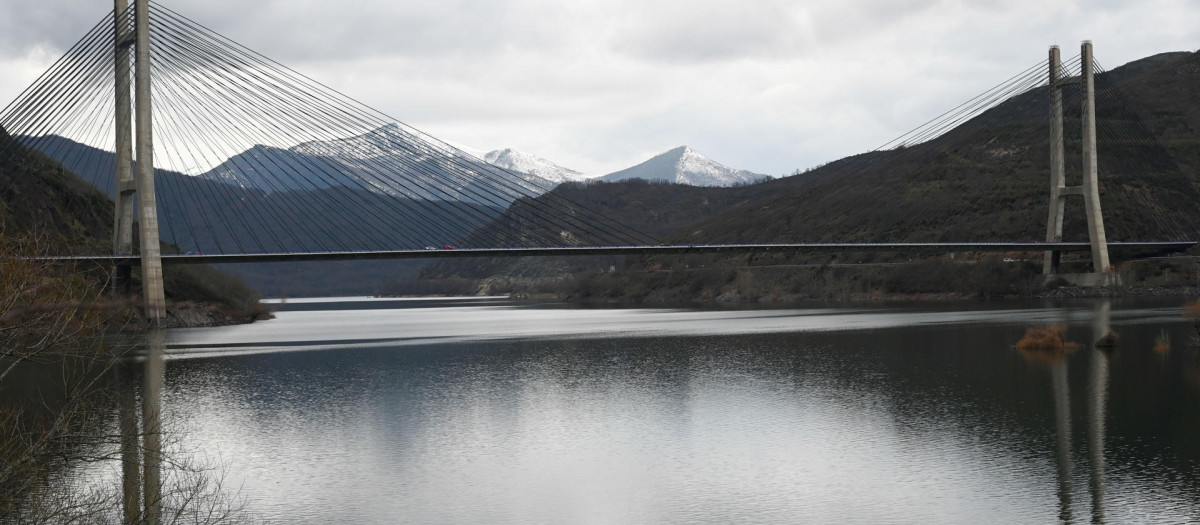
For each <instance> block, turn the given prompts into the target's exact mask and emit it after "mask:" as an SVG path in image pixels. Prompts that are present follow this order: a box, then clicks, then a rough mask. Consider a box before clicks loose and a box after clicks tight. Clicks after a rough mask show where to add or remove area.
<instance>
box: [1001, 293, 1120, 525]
mask: <svg viewBox="0 0 1200 525" xmlns="http://www.w3.org/2000/svg"><path fill="white" fill-rule="evenodd" d="M1064 313H1065V311H1064ZM1066 321H1067V320H1066V319H1063V325H1064V326H1065V325H1066V324H1067V322H1066ZM1111 324H1112V301H1111V300H1109V299H1104V300H1101V301H1100V302H1098V303H1097V304H1096V307H1095V310H1094V312H1093V316H1092V320H1091V339H1090V340H1089V341H1087V342H1086V344H1087V345H1088V346H1087V349H1086V352H1087V353H1088V354H1089V355H1088V384H1087V448H1088V488H1089V491H1090V492H1091V497H1092V498H1091V507H1092V519H1091V521H1092V523H1103V522H1104V497H1105V484H1104V467H1105V459H1104V441H1105V416H1106V414H1107V405H1108V360H1109V358H1110V356H1109V352H1110V351H1115V350H1112V349H1110V348H1102V347H1101V346H1100V345H1098V343H1100V342H1101V340H1102V339H1104V338H1105V337H1106V336H1107V335H1108V333H1109V331H1110V330H1111ZM1023 355H1026V357H1028V358H1029V361H1030V362H1034V363H1040V364H1047V365H1048V366H1049V368H1050V372H1051V378H1052V385H1053V397H1054V417H1055V430H1056V446H1055V458H1056V460H1057V463H1058V465H1057V467H1058V472H1057V478H1058V504H1059V520H1060V521H1062V522H1063V523H1070V522H1072V521H1073V506H1072V501H1073V498H1072V496H1073V493H1074V485H1073V479H1072V472H1073V470H1074V468H1073V467H1074V460H1073V457H1072V452H1071V447H1072V443H1073V441H1072V438H1073V435H1072V434H1073V431H1072V423H1071V388H1070V384H1069V379H1068V375H1069V374H1068V371H1069V366H1070V362H1071V359H1072V357H1073V356H1072V355H1071V353H1070V352H1063V353H1060V354H1055V355H1054V356H1053V357H1052V358H1051V359H1045V358H1044V357H1045V356H1038V355H1030V354H1026V353H1023Z"/></svg>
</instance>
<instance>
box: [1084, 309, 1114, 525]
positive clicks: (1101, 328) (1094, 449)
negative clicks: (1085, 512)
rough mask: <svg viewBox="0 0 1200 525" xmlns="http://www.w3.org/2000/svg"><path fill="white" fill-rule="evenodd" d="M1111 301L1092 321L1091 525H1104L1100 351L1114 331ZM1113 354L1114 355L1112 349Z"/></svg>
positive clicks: (1104, 354)
mask: <svg viewBox="0 0 1200 525" xmlns="http://www.w3.org/2000/svg"><path fill="white" fill-rule="evenodd" d="M1111 325H1112V301H1111V300H1107V299H1106V300H1102V301H1100V302H1099V303H1097V305H1096V315H1095V317H1094V318H1093V320H1092V349H1091V360H1090V362H1089V364H1088V411H1087V414H1088V452H1089V462H1088V465H1089V468H1090V476H1089V477H1088V481H1089V485H1090V487H1091V489H1092V523H1103V522H1104V429H1105V424H1106V422H1105V416H1106V409H1107V407H1108V351H1110V350H1109V349H1108V348H1104V349H1102V348H1100V346H1099V344H1100V341H1101V339H1103V338H1104V337H1106V336H1107V334H1109V332H1110V331H1111V329H1112V326H1111ZM1112 351H1115V349H1113V350H1112Z"/></svg>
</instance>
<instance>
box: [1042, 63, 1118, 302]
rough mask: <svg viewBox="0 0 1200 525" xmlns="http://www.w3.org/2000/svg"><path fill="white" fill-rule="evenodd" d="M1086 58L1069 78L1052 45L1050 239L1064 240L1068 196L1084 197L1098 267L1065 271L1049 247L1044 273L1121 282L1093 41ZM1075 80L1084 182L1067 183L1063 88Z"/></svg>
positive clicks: (1082, 281) (1076, 280)
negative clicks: (1101, 170)
mask: <svg viewBox="0 0 1200 525" xmlns="http://www.w3.org/2000/svg"><path fill="white" fill-rule="evenodd" d="M1080 61H1081V69H1080V74H1079V76H1078V77H1067V78H1064V77H1063V76H1062V67H1061V66H1062V59H1061V57H1060V56H1059V49H1058V46H1052V47H1051V48H1050V214H1049V219H1048V220H1047V222H1046V242H1060V241H1062V232H1063V211H1064V209H1065V207H1066V197H1068V196H1070V195H1079V196H1081V197H1083V203H1084V209H1085V214H1086V216H1087V223H1088V241H1089V242H1090V243H1091V245H1092V271H1091V273H1084V274H1063V273H1059V262H1060V261H1061V258H1062V257H1061V255H1062V254H1061V252H1059V251H1057V250H1048V251H1046V254H1045V258H1044V261H1045V262H1044V263H1043V264H1044V266H1043V272H1042V273H1043V274H1044V275H1045V278H1046V281H1047V282H1049V281H1051V280H1053V279H1055V278H1060V277H1061V278H1063V279H1066V280H1067V281H1068V282H1071V283H1072V284H1076V285H1080V286H1102V285H1110V284H1119V283H1118V280H1119V276H1117V274H1115V273H1113V272H1112V271H1111V267H1110V266H1109V258H1108V241H1107V240H1106V239H1105V236H1104V215H1103V214H1102V213H1101V211H1100V184H1099V181H1098V176H1097V173H1098V170H1097V166H1096V160H1097V158H1096V83H1095V74H1094V69H1095V68H1094V62H1093V61H1092V43H1091V42H1090V41H1084V42H1083V45H1082V49H1081V52H1080ZM1072 84H1079V85H1080V86H1081V91H1082V93H1083V115H1082V119H1081V120H1082V125H1083V148H1082V149H1083V184H1082V185H1080V186H1067V185H1066V161H1065V155H1066V153H1065V146H1064V139H1063V106H1062V88H1063V87H1064V86H1068V85H1072Z"/></svg>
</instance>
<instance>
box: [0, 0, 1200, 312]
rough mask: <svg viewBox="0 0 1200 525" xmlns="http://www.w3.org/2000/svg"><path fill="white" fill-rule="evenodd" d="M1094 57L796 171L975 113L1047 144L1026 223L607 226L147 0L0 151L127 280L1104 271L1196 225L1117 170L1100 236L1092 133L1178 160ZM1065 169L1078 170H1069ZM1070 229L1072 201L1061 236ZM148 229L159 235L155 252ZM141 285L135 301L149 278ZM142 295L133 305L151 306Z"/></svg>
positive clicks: (1012, 83) (108, 32)
mask: <svg viewBox="0 0 1200 525" xmlns="http://www.w3.org/2000/svg"><path fill="white" fill-rule="evenodd" d="M1064 64H1065V65H1064ZM1097 67H1098V66H1097V64H1096V63H1095V61H1094V59H1092V57H1091V45H1090V44H1085V45H1084V46H1083V47H1082V49H1081V56H1080V57H1076V58H1074V59H1070V60H1067V61H1066V62H1065V63H1063V62H1060V61H1059V59H1058V50H1057V49H1054V50H1052V52H1051V55H1050V57H1049V58H1048V59H1047V60H1044V61H1042V62H1040V63H1038V64H1035V65H1032V66H1031V67H1030V68H1029V69H1027V70H1025V71H1023V72H1021V73H1019V74H1017V75H1015V76H1013V77H1012V78H1009V79H1007V80H1005V81H1004V82H1002V83H1000V84H998V85H997V86H995V87H993V88H992V89H989V90H987V91H986V92H984V93H982V94H980V95H979V96H977V97H975V98H973V99H971V100H969V101H967V102H965V103H963V104H961V105H959V106H957V107H955V108H953V109H951V110H950V111H947V112H946V113H944V114H942V115H939V116H937V117H936V118H934V119H933V120H931V121H929V122H927V123H925V124H923V125H921V126H918V127H917V128H915V129H913V130H912V131H911V132H909V133H906V134H904V135H902V136H900V137H898V138H897V139H895V140H893V141H890V142H888V143H886V144H884V145H882V146H881V147H880V148H878V149H876V150H875V151H873V152H870V153H868V154H864V155H861V156H857V157H854V158H851V159H847V160H845V161H842V162H839V163H835V164H836V165H831V166H828V167H826V168H825V169H823V170H820V172H821V173H820V177H816V176H814V177H813V178H814V180H816V179H819V178H823V179H822V180H825V181H826V182H825V184H826V185H830V184H834V185H836V184H849V183H853V181H855V180H857V179H859V178H861V177H865V176H867V175H872V176H875V175H876V174H884V175H886V176H892V177H903V176H904V173H905V170H912V169H914V168H915V167H920V166H924V165H929V164H931V163H934V162H942V161H943V160H944V159H945V158H947V157H949V158H954V157H955V156H956V155H960V154H961V151H962V150H963V148H971V147H976V146H977V145H978V144H979V137H977V136H976V135H974V134H973V132H974V131H978V130H985V129H986V130H989V131H988V133H991V134H992V136H991V138H992V140H993V141H995V140H1001V143H1002V146H1003V147H1001V146H996V148H997V151H998V153H997V154H996V155H998V156H997V159H1000V158H1002V157H1003V156H1005V155H1014V154H1016V153H1014V152H1019V151H1024V150H1025V149H1030V148H1032V149H1036V150H1037V151H1039V152H1042V153H1039V155H1041V157H1040V158H1043V159H1045V161H1048V162H1047V163H1046V165H1045V167H1044V169H1043V168H1039V169H1032V171H1037V172H1038V173H1039V175H1038V177H1040V178H1039V180H1038V182H1037V183H1038V184H1040V185H1041V187H1043V188H1049V189H1050V190H1051V191H1050V192H1049V193H1050V194H1051V195H1050V198H1049V199H1045V197H1044V194H1043V197H1042V201H1041V202H1043V203H1044V202H1045V201H1046V200H1049V201H1050V202H1051V203H1052V204H1051V206H1050V216H1049V218H1048V219H1047V218H1046V217H1047V216H1046V214H1045V213H1044V212H1040V211H1039V212H1037V213H1035V212H1033V211H1032V210H1030V209H1028V208H1027V205H1026V204H1025V203H1020V202H1014V203H1011V204H1010V205H1009V209H1010V211H1011V213H1010V215H1011V216H1019V217H1024V219H1022V220H1028V221H1029V222H1030V224H1035V225H1039V226H1037V227H1036V228H1034V231H1038V233H1037V234H1028V235H1026V236H1025V237H1024V238H1001V239H995V238H986V239H978V238H954V236H953V235H952V233H953V229H952V228H943V229H944V230H945V231H947V232H949V233H946V234H945V235H942V236H941V238H936V239H930V240H928V241H927V242H898V241H897V240H896V239H897V238H903V237H901V236H899V235H897V236H893V235H890V234H888V233H887V232H881V233H877V234H876V235H877V236H875V237H871V238H866V239H863V238H860V236H848V237H849V238H853V239H854V240H855V242H840V241H841V240H839V239H834V240H833V241H830V240H829V239H792V240H788V241H780V240H779V238H778V236H775V237H774V238H770V239H765V238H756V235H755V234H754V233H749V234H747V235H746V236H745V237H744V238H738V239H735V240H734V241H733V242H724V243H721V244H685V243H679V242H670V239H665V240H664V239H659V238H657V237H658V236H656V235H651V234H647V233H644V232H642V231H639V230H638V229H637V228H633V227H630V226H628V225H626V224H623V223H622V221H620V220H618V219H616V218H614V216H613V215H612V213H611V212H610V211H608V210H606V209H605V208H604V207H603V206H600V205H597V204H595V203H588V202H585V201H581V200H577V199H571V198H568V197H567V196H565V195H564V194H563V192H560V191H554V184H553V183H550V182H549V181H546V180H543V179H540V178H538V177H535V176H531V175H528V174H523V173H515V172H511V171H507V170H504V169H501V168H498V167H496V166H493V165H491V164H488V163H486V162H483V161H482V160H480V159H477V158H475V157H473V156H471V155H470V154H467V153H465V152H462V151H460V150H458V149H457V148H455V147H453V146H451V145H449V144H448V143H446V142H444V141H442V140H439V139H438V138H436V137H432V136H430V135H428V134H426V133H423V132H421V131H419V130H417V129H415V128H413V127H411V126H408V125H406V124H404V123H403V122H401V121H399V120H397V119H394V118H392V117H389V116H387V115H384V114H382V113H381V112H379V111H376V110H374V109H372V108H371V107H370V106H367V105H365V104H363V103H360V102H358V101H356V100H355V99H353V98H351V97H350V96H348V95H346V94H343V93H341V92H339V91H337V90H335V89H332V88H330V87H328V86H326V85H324V84H322V83H320V82H318V81H316V80H313V79H311V78H308V77H306V76H304V75H302V74H301V73H299V72H296V71H294V70H292V69H289V68H288V67H286V66H284V65H282V64H279V63H277V62H275V61H273V60H271V59H269V58H267V57H265V56H262V55H261V54H258V53H256V52H254V51H252V50H250V49H247V48H245V47H244V46H241V45H239V44H237V43H236V42H234V41H233V40H231V39H229V38H226V37H224V36H222V35H220V34H218V33H217V32H215V31H213V30H211V29H209V28H207V27H205V26H203V25H202V24H200V23H198V22H196V21H193V20H191V19H189V18H187V17H185V16H183V15H182V14H179V13H176V12H175V11H172V10H171V9H169V8H168V7H166V6H163V5H161V4H159V3H156V2H146V1H145V0H139V1H138V2H137V3H136V4H135V5H132V6H127V5H125V0H116V8H115V9H114V11H113V12H112V13H111V14H110V15H109V16H107V17H106V18H105V19H103V20H101V21H100V22H99V23H97V24H96V25H95V26H94V27H93V28H92V29H91V30H90V31H89V32H88V33H87V34H86V35H84V37H83V38H82V39H80V40H79V42H77V43H76V44H75V45H74V46H73V47H71V48H70V49H69V50H68V51H67V53H66V54H65V55H64V56H63V57H62V58H61V59H59V60H58V61H57V62H56V63H55V64H54V65H53V66H51V67H50V69H48V70H47V71H46V72H45V73H44V74H43V75H42V76H41V77H39V78H38V79H37V80H36V81H35V82H34V84H33V85H31V86H30V87H29V88H28V89H26V90H25V91H24V92H23V93H21V95H20V96H18V98H17V99H16V100H14V101H13V102H12V103H11V104H9V105H8V106H7V107H6V108H5V109H4V110H3V111H0V125H2V126H3V128H4V130H5V131H6V132H7V134H8V136H10V137H11V138H12V139H13V140H12V141H11V142H10V143H9V146H8V147H5V148H2V149H3V151H2V152H0V154H2V155H4V156H5V157H7V158H8V160H11V161H12V162H18V163H19V162H36V161H38V159H39V158H41V157H38V156H44V157H48V158H50V159H53V160H55V161H57V162H59V163H61V164H62V165H63V166H65V167H66V168H67V169H68V170H70V171H72V172H74V173H76V174H78V175H79V176H81V177H82V178H83V179H84V180H86V181H87V182H88V183H90V184H92V185H93V186H95V187H96V188H97V189H99V190H100V191H103V192H105V193H107V194H108V195H109V196H110V197H112V198H113V199H114V200H115V201H116V203H117V206H116V212H115V215H116V216H115V218H114V223H115V225H116V226H115V228H114V231H115V233H114V240H113V250H112V253H106V254H95V253H64V254H55V255H54V257H57V258H61V259H75V260H79V259H84V260H99V261H111V262H113V263H115V264H121V265H127V264H134V263H136V264H139V265H141V266H142V268H143V272H150V274H149V275H148V277H144V278H143V281H144V282H147V283H151V287H153V286H154V283H155V282H158V283H159V285H161V277H158V278H157V279H156V278H155V274H154V272H156V271H157V272H161V264H163V263H167V264H172V263H188V262H193V263H198V262H256V261H289V260H332V259H372V258H433V257H466V256H528V255H545V256H549V255H594V254H681V253H731V252H736V253H747V252H750V253H753V252H778V251H788V252H822V251H909V252H945V251H1046V252H1047V255H1048V257H1047V261H1048V262H1047V272H1048V273H1053V272H1056V271H1057V268H1056V266H1054V265H1053V264H1052V263H1054V262H1055V261H1057V254H1058V253H1059V252H1064V251H1084V252H1086V251H1090V252H1091V254H1092V261H1093V265H1094V269H1095V273H1096V274H1103V273H1104V272H1106V271H1108V269H1109V262H1108V248H1109V247H1110V246H1113V247H1127V248H1131V249H1136V250H1141V251H1156V250H1158V251H1161V250H1170V249H1183V248H1187V247H1189V246H1191V245H1193V244H1194V243H1193V242H1192V241H1193V240H1194V239H1196V238H1197V237H1196V231H1197V230H1196V227H1195V225H1194V224H1190V223H1189V222H1188V221H1186V220H1184V219H1181V218H1180V217H1179V216H1178V214H1172V213H1170V210H1166V211H1167V212H1166V213H1158V214H1156V213H1155V211H1156V210H1159V211H1161V210H1160V208H1162V203H1161V202H1159V201H1158V200H1157V199H1156V198H1155V197H1154V196H1152V195H1149V194H1146V193H1144V192H1139V188H1137V187H1134V188H1132V189H1130V188H1124V187H1122V188H1123V189H1125V190H1129V191H1130V193H1131V195H1132V197H1131V198H1130V199H1131V200H1129V202H1132V203H1134V205H1135V207H1136V206H1142V207H1143V208H1144V210H1143V213H1144V214H1145V216H1146V217H1148V219H1145V220H1146V221H1148V224H1150V225H1151V226H1152V227H1151V228H1150V229H1149V230H1148V231H1151V234H1150V235H1152V236H1151V237H1149V238H1122V239H1121V241H1120V242H1109V241H1108V240H1107V238H1106V236H1105V231H1104V224H1103V215H1102V214H1101V210H1100V203H1099V197H1100V191H1099V188H1098V186H1099V184H1100V183H1099V182H1097V181H1098V179H1097V173H1098V172H1099V170H1098V167H1097V163H1098V162H1097V158H1100V159H1103V158H1104V157H1103V152H1100V153H1099V157H1098V156H1097V155H1098V154H1097V143H1098V142H1097V140H1098V139H1097V133H1099V134H1100V138H1101V139H1102V140H1100V143H1102V144H1116V145H1119V147H1121V148H1125V149H1126V150H1128V151H1127V152H1132V154H1129V155H1125V156H1123V157H1122V159H1133V160H1132V161H1131V162H1134V163H1135V164H1137V166H1135V167H1130V169H1131V170H1141V171H1145V172H1147V173H1153V174H1155V176H1160V175H1161V176H1164V177H1167V176H1171V173H1173V170H1174V172H1177V171H1178V167H1177V166H1173V162H1172V161H1170V157H1169V155H1162V154H1161V153H1163V152H1161V147H1159V146H1157V144H1156V142H1155V141H1154V138H1153V135H1152V134H1150V133H1148V132H1147V130H1145V129H1144V127H1142V128H1140V129H1139V128H1138V127H1137V125H1136V120H1129V119H1125V120H1121V119H1120V118H1114V119H1109V120H1104V122H1110V121H1111V122H1116V123H1117V124H1112V125H1104V124H1101V125H1100V126H1097V118H1096V106H1097V104H1099V106H1100V111H1102V112H1103V111H1111V112H1112V113H1113V114H1123V113H1122V112H1128V105H1127V104H1126V101H1124V100H1123V99H1122V98H1121V97H1120V94H1119V90H1116V89H1104V88H1105V86H1103V85H1100V86H1098V85H1097V82H1101V83H1102V82H1104V80H1103V78H1104V77H1103V75H1099V76H1096V75H1094V74H1093V73H1094V70H1096V69H1097ZM1099 72H1103V70H1099ZM1055 108H1058V109H1057V113H1056V109H1055ZM1064 111H1065V112H1066V113H1065V114H1066V116H1065V117H1064V116H1063V115H1064V114H1063V112H1064ZM1102 120H1103V119H1102ZM1028 121H1037V122H1039V126H1041V127H1040V128H1039V129H1040V130H1041V133H1040V134H1028V133H1022V132H1020V130H1021V129H1024V128H1020V127H1019V126H1015V123H1020V122H1028ZM1131 122H1133V123H1135V124H1130V123H1131ZM1046 123H1049V125H1046ZM114 129H115V130H116V132H115V133H114ZM1064 129H1067V130H1068V131H1066V132H1064ZM1005 133H1010V134H1013V135H1014V136H1006V135H1005ZM986 144H991V142H987V143H986ZM986 144H985V145H986ZM1067 146H1070V149H1071V151H1070V152H1069V153H1070V154H1069V155H1068V154H1067V152H1066V149H1067ZM1156 147H1157V148H1158V149H1155V148H1156ZM1076 149H1077V150H1078V151H1076ZM139 161H141V162H139ZM1118 168H1119V167H1118ZM1027 171H1028V170H1027ZM1067 173H1071V174H1072V177H1071V178H1073V179H1074V178H1078V179H1082V181H1083V182H1082V184H1079V185H1078V186H1068V185H1067V183H1066V181H1067V178H1068V177H1067V176H1066V174H1067ZM1076 173H1079V174H1082V175H1075V174H1076ZM1047 175H1049V178H1050V180H1051V184H1050V185H1048V186H1047V185H1046V184H1045V181H1046V178H1047ZM801 176H802V177H803V175H801ZM1005 176H1006V177H1007V176H1008V175H1005ZM1014 178H1015V175H1014ZM813 184H818V182H814V183H813ZM814 187H815V186H814ZM1117 189H1119V188H1110V190H1117ZM944 191H946V192H955V191H963V190H962V189H956V188H952V187H951V188H946V189H945V190H944ZM1075 195H1077V196H1082V197H1083V200H1084V202H1085V208H1086V213H1085V214H1084V215H1083V216H1082V219H1083V220H1080V221H1077V222H1078V224H1079V225H1082V224H1084V223H1086V224H1087V225H1088V229H1087V231H1086V232H1084V234H1085V236H1086V238H1087V240H1086V241H1070V242H1064V241H1063V238H1064V235H1063V217H1064V212H1063V211H1062V210H1063V209H1064V207H1063V206H1062V205H1061V203H1062V202H1063V201H1064V199H1065V198H1066V197H1068V196H1075ZM931 197H932V198H931V199H930V201H929V202H928V203H927V205H923V206H917V207H913V208H912V209H903V210H898V211H897V222H898V223H899V222H905V223H910V224H949V223H952V222H953V220H954V217H953V215H952V214H950V215H946V213H945V212H946V209H947V207H946V206H943V205H941V204H939V203H938V198H939V197H938V195H936V194H935V195H932V196H931ZM980 197H981V198H982V197H983V196H982V195H981V196H980ZM876 199H879V201H877V202H859V203H854V205H857V206H887V205H890V202H889V201H888V200H887V196H879V197H876ZM1071 206H1076V205H1075V204H1072V205H1071ZM1076 207H1078V206H1076ZM1121 211H1122V217H1121V218H1122V219H1127V218H1128V217H1126V215H1128V214H1126V213H1125V210H1124V209H1122V210H1121ZM1068 215H1070V212H1069V211H1068ZM847 217H849V216H847ZM848 220H850V219H843V218H839V217H833V218H829V222H828V224H829V229H828V230H829V231H830V232H834V233H835V234H836V233H837V232H842V231H846V232H849V231H853V226H854V225H853V224H851V223H848V222H844V221H848ZM839 221H843V222H839ZM135 222H136V223H137V224H138V229H137V235H136V238H135V233H134V228H133V225H134V223H135ZM1071 227H1072V225H1071V224H1070V221H1068V225H1067V228H1068V234H1069V233H1070V232H1071V230H1070V228H1071ZM1043 231H1044V235H1043V234H1042V232H1043ZM764 235H765V234H764ZM849 238H848V239H846V240H849ZM157 240H161V241H163V242H165V243H168V245H169V246H168V247H167V248H166V250H167V251H168V252H177V253H167V254H160V253H158V249H159V247H158V246H157V244H158V243H157V242H154V241H157ZM905 240H909V239H905ZM139 245H140V246H142V247H145V248H146V249H144V250H141V249H137V248H136V246H139ZM135 254H136V255H135ZM145 295H146V297H147V301H148V302H150V303H153V302H154V301H155V300H156V299H155V297H161V290H160V291H158V292H157V295H156V292H154V291H153V290H149V291H147V292H146V294H145ZM158 301H159V302H161V299H159V300H158ZM155 310H156V309H155V308H149V309H148V311H150V312H151V315H152V316H153V315H154V314H153V312H154V311H155Z"/></svg>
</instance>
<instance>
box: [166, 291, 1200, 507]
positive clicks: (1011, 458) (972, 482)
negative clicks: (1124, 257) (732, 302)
mask: <svg viewBox="0 0 1200 525" xmlns="http://www.w3.org/2000/svg"><path fill="white" fill-rule="evenodd" d="M1181 304H1182V301H1170V302H1165V303H1144V302H1143V303H1133V302H1124V303H1123V302H1116V303H1112V302H1106V301H1105V302H1101V301H1093V302H1079V303H1071V304H1067V305H1042V304H1036V305H1029V304H1021V305H1016V304H1010V305H1005V304H1003V303H1001V304H990V305H988V304H983V305H968V304H951V305H918V306H886V307H871V308H865V307H864V308H810V309H805V308H799V309H765V310H747V309H738V310H688V309H648V308H642V309H586V308H577V307H568V306H565V305H558V304H532V303H515V302H509V301H507V300H505V299H496V298H491V299H470V300H462V299H454V300H402V299H397V300H374V299H329V300H309V301H299V302H297V301H291V302H288V303H287V304H284V305H281V309H280V311H279V312H278V313H277V318H276V319H274V320H271V321H267V322H261V323H255V324H251V325H244V326H232V327H222V328H205V329H179V330H170V331H168V332H167V340H166V345H167V346H166V348H167V356H168V360H167V364H166V375H165V389H164V394H163V400H162V402H163V407H164V410H165V412H166V414H168V416H169V417H167V418H166V420H167V421H172V422H174V423H172V424H177V425H180V426H181V427H183V428H185V429H186V430H183V431H180V433H179V436H180V439H181V440H182V443H181V445H182V446H184V447H185V448H188V449H190V450H195V451H201V452H202V453H203V454H204V456H205V457H207V458H209V459H211V460H212V461H215V462H217V463H219V464H223V465H225V466H226V468H225V481H224V482H225V486H226V487H230V488H232V489H237V490H240V494H241V496H242V497H243V498H245V500H246V501H247V504H248V506H249V508H250V510H252V511H253V512H255V513H257V514H259V515H261V516H262V517H264V518H267V519H269V520H273V521H275V522H278V523H514V524H515V523H522V524H525V523H965V522H972V523H1051V522H1092V523H1098V522H1112V523H1129V522H1146V523H1183V522H1189V521H1200V358H1198V357H1197V354H1198V350H1197V348H1195V346H1194V336H1193V335H1192V334H1191V327H1190V325H1188V324H1187V322H1186V321H1185V320H1184V318H1183V317H1182V315H1181V308H1180V305H1181ZM1054 324H1057V325H1063V326H1066V327H1067V337H1068V339H1069V340H1071V341H1075V342H1077V343H1079V347H1080V348H1079V350H1078V351H1076V352H1074V353H1068V354H1056V353H1028V352H1026V353H1022V352H1019V351H1017V350H1015V349H1014V347H1013V346H1014V344H1016V343H1017V341H1018V340H1020V339H1021V337H1022V335H1023V334H1024V333H1025V330H1026V329H1027V328H1030V327H1037V326H1047V325H1054ZM1109 328H1111V329H1113V330H1115V331H1116V332H1117V333H1119V335H1120V339H1119V341H1118V343H1117V346H1116V348H1114V349H1111V350H1098V349H1095V348H1094V347H1093V343H1094V342H1095V341H1096V339H1097V337H1098V336H1099V335H1100V334H1103V333H1104V331H1106V330H1108V329H1109Z"/></svg>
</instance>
